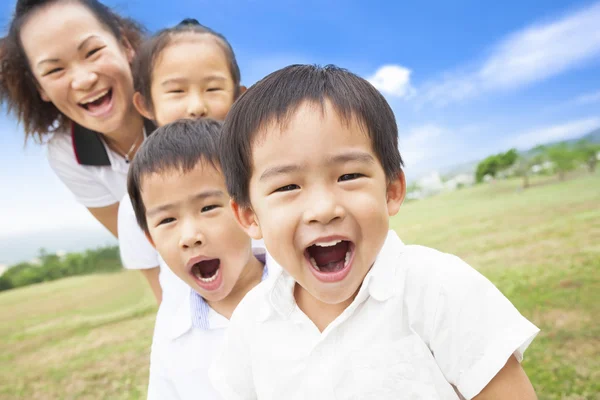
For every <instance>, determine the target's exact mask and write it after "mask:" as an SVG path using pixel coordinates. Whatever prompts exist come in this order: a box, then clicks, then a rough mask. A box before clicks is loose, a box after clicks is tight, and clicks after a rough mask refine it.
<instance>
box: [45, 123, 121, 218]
mask: <svg viewBox="0 0 600 400" xmlns="http://www.w3.org/2000/svg"><path fill="white" fill-rule="evenodd" d="M104 148H105V149H106V153H107V155H108V158H109V159H110V165H103V166H91V165H82V164H79V162H78V161H77V157H76V155H75V149H74V148H73V140H72V136H71V135H69V134H68V133H55V134H54V135H53V137H52V138H51V139H50V140H49V141H48V144H47V157H48V162H49V163H50V166H51V167H52V169H53V170H54V173H55V174H56V175H57V176H58V177H59V178H60V180H61V181H62V182H63V183H64V184H65V185H66V186H67V188H68V189H69V190H70V191H71V193H73V195H74V196H75V198H76V199H77V202H79V203H81V204H83V205H84V206H86V207H106V206H109V205H111V204H115V203H118V202H119V201H120V200H121V199H122V198H123V195H125V193H127V183H126V182H127V171H128V170H129V164H127V163H126V162H125V159H124V158H123V157H121V156H119V155H118V154H117V153H115V152H114V151H112V150H111V149H110V148H109V147H108V146H106V144H104Z"/></svg>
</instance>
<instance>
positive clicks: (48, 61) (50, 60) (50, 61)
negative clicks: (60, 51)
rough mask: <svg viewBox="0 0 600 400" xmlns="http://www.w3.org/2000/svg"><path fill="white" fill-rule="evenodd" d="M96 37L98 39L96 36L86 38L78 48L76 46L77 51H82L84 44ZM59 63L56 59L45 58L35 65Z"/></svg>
mask: <svg viewBox="0 0 600 400" xmlns="http://www.w3.org/2000/svg"><path fill="white" fill-rule="evenodd" d="M97 37H98V36H96V35H91V36H88V37H87V38H86V39H85V40H84V41H83V42H81V43H79V46H77V51H80V50H81V49H82V47H83V46H85V45H86V43H87V42H88V41H89V40H90V39H93V38H97ZM59 61H60V60H59V59H58V58H47V59H44V60H42V61H39V62H38V63H37V65H38V66H39V65H41V64H44V63H55V62H59Z"/></svg>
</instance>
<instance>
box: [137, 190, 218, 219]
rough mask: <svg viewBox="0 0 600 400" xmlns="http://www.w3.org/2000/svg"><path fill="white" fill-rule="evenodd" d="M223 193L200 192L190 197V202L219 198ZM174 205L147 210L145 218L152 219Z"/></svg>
mask: <svg viewBox="0 0 600 400" xmlns="http://www.w3.org/2000/svg"><path fill="white" fill-rule="evenodd" d="M224 194H225V193H223V191H222V190H218V189H215V190H206V191H204V192H200V193H198V194H195V195H194V196H192V197H191V200H192V201H198V200H205V199H207V198H210V197H221V196H223V195H224ZM176 205H177V204H176V203H169V204H164V205H162V206H158V207H154V208H151V209H149V210H146V217H152V216H153V215H156V214H159V213H161V212H164V211H169V210H170V209H172V208H175V206H176Z"/></svg>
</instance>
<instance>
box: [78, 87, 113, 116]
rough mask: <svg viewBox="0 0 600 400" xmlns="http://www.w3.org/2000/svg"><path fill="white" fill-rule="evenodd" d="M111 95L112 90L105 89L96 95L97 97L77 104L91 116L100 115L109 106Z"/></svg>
mask: <svg viewBox="0 0 600 400" xmlns="http://www.w3.org/2000/svg"><path fill="white" fill-rule="evenodd" d="M112 94H113V91H112V88H111V89H106V90H105V91H103V92H101V93H98V95H97V96H95V97H93V98H91V99H89V100H87V101H85V102H82V103H79V105H80V106H81V107H83V108H85V109H86V110H87V111H89V112H91V113H92V114H98V113H102V112H103V111H105V110H106V109H107V108H108V107H109V106H110V104H111V100H112Z"/></svg>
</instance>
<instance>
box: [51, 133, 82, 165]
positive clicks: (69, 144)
mask: <svg viewBox="0 0 600 400" xmlns="http://www.w3.org/2000/svg"><path fill="white" fill-rule="evenodd" d="M46 149H47V154H48V160H50V161H51V162H52V161H54V160H57V161H59V160H71V161H73V162H74V163H77V159H76V157H75V151H74V149H73V140H72V138H71V135H70V134H69V133H68V132H55V133H53V134H52V136H51V137H50V139H48V141H47V142H46Z"/></svg>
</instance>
